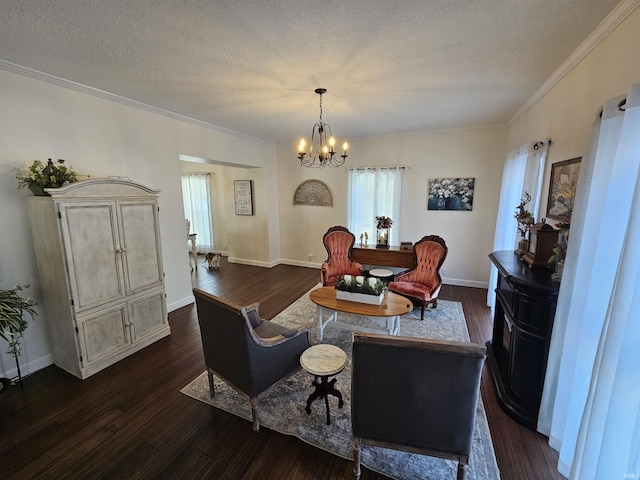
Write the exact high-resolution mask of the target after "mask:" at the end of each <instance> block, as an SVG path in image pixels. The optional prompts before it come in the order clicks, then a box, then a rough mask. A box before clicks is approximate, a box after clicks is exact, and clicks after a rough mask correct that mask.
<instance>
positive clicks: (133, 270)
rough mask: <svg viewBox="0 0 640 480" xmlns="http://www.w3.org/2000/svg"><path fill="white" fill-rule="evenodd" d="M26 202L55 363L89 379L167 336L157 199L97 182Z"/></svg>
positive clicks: (134, 188)
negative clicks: (90, 376)
mask: <svg viewBox="0 0 640 480" xmlns="http://www.w3.org/2000/svg"><path fill="white" fill-rule="evenodd" d="M47 192H48V193H49V194H50V196H49V197H28V206H29V218H30V222H31V230H32V233H33V242H34V247H35V251H36V260H37V262H38V271H39V274H40V284H41V287H42V294H43V299H44V303H45V307H46V312H47V326H48V328H49V334H50V339H51V350H52V353H53V359H54V363H55V364H56V365H58V366H59V367H61V368H63V369H64V370H66V371H68V372H70V373H72V374H74V375H76V376H78V377H80V378H86V377H88V376H89V375H92V374H94V373H96V372H98V371H100V370H102V369H104V368H106V367H108V366H109V365H112V364H113V363H115V362H117V361H119V360H121V359H123V358H125V357H127V356H129V355H131V354H132V353H134V352H136V351H138V350H140V349H141V348H144V347H145V346H147V345H149V344H151V343H153V342H155V341H157V340H159V339H160V338H163V337H165V336H167V335H169V334H170V330H169V324H168V321H167V308H166V299H165V293H164V270H163V266H162V251H161V246H160V228H159V219H158V191H157V190H151V189H149V188H147V187H144V186H143V185H139V184H136V183H133V182H130V181H128V180H121V179H95V180H86V181H81V182H76V183H72V184H70V185H67V186H64V187H61V188H54V189H47Z"/></svg>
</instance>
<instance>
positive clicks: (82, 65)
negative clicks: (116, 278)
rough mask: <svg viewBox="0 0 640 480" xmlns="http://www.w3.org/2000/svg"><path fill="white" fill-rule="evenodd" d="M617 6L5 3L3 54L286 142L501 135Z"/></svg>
mask: <svg viewBox="0 0 640 480" xmlns="http://www.w3.org/2000/svg"><path fill="white" fill-rule="evenodd" d="M617 3H618V0H483V1H478V0H476V1H473V0H395V1H394V0H386V1H385V0H382V1H379V0H324V1H322V2H319V1H317V0H316V1H308V0H269V1H264V0H263V1H259V0H253V1H246V0H183V1H178V0H84V1H79V0H74V1H71V0H28V1H25V0H2V1H1V2H0V59H2V60H5V61H6V62H11V63H14V64H18V65H20V66H24V67H28V68H31V69H34V70H37V71H40V72H44V73H47V74H50V75H53V76H56V77H60V78H63V79H66V80H71V81H73V82H77V83H80V84H83V85H87V86H90V87H94V88H96V89H100V90H103V91H106V92H110V93H113V94H116V95H119V96H122V97H125V98H129V99H132V100H136V101H138V102H142V103H144V104H147V105H151V106H154V107H158V108H161V109H164V110H168V111H170V112H174V113H177V114H180V115H184V116H186V117H190V118H193V119H197V120H200V121H203V122H207V123H210V124H214V125H217V126H220V127H224V128H227V129H231V130H235V131H238V132H242V133H245V134H248V135H251V136H254V137H258V138H262V139H266V140H269V141H272V142H275V143H279V144H291V145H292V146H293V148H295V145H297V142H298V139H299V138H300V137H301V136H303V135H304V136H308V135H309V134H310V131H311V126H312V125H313V123H314V122H315V121H316V120H317V119H318V114H319V111H318V100H319V98H318V96H317V95H316V94H315V93H313V91H314V89H315V88H317V87H324V88H326V89H327V90H328V92H327V94H326V95H324V97H323V107H324V108H323V109H324V120H325V121H326V122H327V123H329V124H330V125H331V127H332V130H333V133H334V135H336V137H337V138H338V140H339V141H342V139H344V138H346V139H349V138H354V137H361V136H370V135H383V134H391V133H398V132H407V131H420V130H430V129H436V128H448V127H459V126H474V125H483V124H504V123H506V122H507V121H508V120H509V119H510V118H511V117H512V116H513V115H514V114H515V113H516V111H517V110H518V109H519V108H520V107H521V106H522V104H523V103H525V102H526V100H527V99H528V98H529V97H530V96H531V95H532V94H533V93H534V92H535V91H536V90H537V89H538V88H539V87H540V86H541V85H542V83H543V82H544V81H545V80H546V79H547V78H548V77H549V76H550V75H551V74H552V73H553V72H554V70H555V69H556V68H557V67H558V66H560V64H561V63H562V62H563V61H564V60H565V59H566V58H567V57H568V56H569V55H570V54H571V53H572V52H573V51H574V50H575V49H576V48H577V47H578V46H579V45H580V43H581V42H582V41H583V40H584V39H585V38H586V37H587V36H588V35H589V33H591V32H592V31H593V30H594V29H595V27H596V26H597V25H598V24H599V23H600V22H601V21H602V20H603V19H604V18H605V16H606V15H607V14H608V13H609V12H610V11H611V10H612V9H613V8H614V7H615V5H616V4H617Z"/></svg>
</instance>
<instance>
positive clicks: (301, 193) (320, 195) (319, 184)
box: [293, 179, 333, 207]
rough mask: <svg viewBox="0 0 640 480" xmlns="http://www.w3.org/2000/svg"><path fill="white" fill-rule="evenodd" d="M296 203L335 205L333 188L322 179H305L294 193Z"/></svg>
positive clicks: (315, 205)
mask: <svg viewBox="0 0 640 480" xmlns="http://www.w3.org/2000/svg"><path fill="white" fill-rule="evenodd" d="M293 204H294V205H309V206H312V207H333V195H332V194H331V190H330V189H329V187H328V186H327V184H326V183H324V182H323V181H321V180H316V179H311V180H305V181H304V182H302V183H301V184H300V185H298V188H296V191H295V193H294V194H293Z"/></svg>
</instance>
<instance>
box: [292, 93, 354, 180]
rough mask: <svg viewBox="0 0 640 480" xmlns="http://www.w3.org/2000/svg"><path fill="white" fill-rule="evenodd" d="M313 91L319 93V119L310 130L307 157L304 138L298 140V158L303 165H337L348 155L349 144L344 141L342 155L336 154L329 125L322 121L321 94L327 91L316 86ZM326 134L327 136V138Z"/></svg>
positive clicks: (321, 166)
mask: <svg viewBox="0 0 640 480" xmlns="http://www.w3.org/2000/svg"><path fill="white" fill-rule="evenodd" d="M315 92H316V93H317V94H318V95H320V120H318V122H316V124H315V125H314V126H313V130H312V131H311V142H310V143H309V158H307V156H306V155H307V152H305V147H306V142H305V141H304V138H303V139H302V140H300V146H299V147H298V160H300V165H302V166H303V167H316V168H323V167H326V166H327V165H328V166H330V167H339V166H340V165H342V164H343V163H344V161H345V160H346V159H347V157H348V156H349V155H347V149H348V148H349V145H348V144H347V142H344V144H343V145H342V155H336V151H335V144H336V141H335V139H334V138H333V136H332V135H331V127H330V126H329V125H328V124H326V123H324V122H323V121H322V95H323V94H325V93H327V89H326V88H316V90H315ZM316 132H317V133H316ZM327 135H328V138H327ZM316 137H317V138H318V146H317V148H316V147H315V145H314V143H315V139H316Z"/></svg>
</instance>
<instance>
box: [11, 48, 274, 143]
mask: <svg viewBox="0 0 640 480" xmlns="http://www.w3.org/2000/svg"><path fill="white" fill-rule="evenodd" d="M0 69H1V70H5V71H7V72H11V73H17V74H18V75H23V76H25V77H29V78H33V79H35V80H40V81H42V82H46V83H50V84H52V85H57V86H58V87H63V88H68V89H70V90H75V91H76V92H80V93H85V94H87V95H92V96H94V97H98V98H102V99H103V100H108V101H110V102H115V103H119V104H121V105H126V106H128V107H132V108H136V109H138V110H144V111H146V112H149V113H154V114H156V115H162V116H163V117H168V118H171V119H173V120H178V121H181V122H185V123H189V124H191V125H195V126H198V127H202V128H206V129H208V130H214V131H216V132H220V133H224V134H226V135H232V136H234V137H239V138H242V139H245V140H251V141H254V142H259V143H264V144H270V145H273V142H269V141H267V140H264V139H262V138H257V137H253V136H251V135H247V134H245V133H242V132H236V131H235V130H230V129H228V128H224V127H220V126H218V125H214V124H213V123H207V122H203V121H201V120H197V119H195V118H191V117H187V116H185V115H180V114H179V113H175V112H171V111H169V110H164V109H162V108H158V107H154V106H153V105H147V104H146V103H142V102H138V101H137V100H132V99H130V98H126V97H122V96H120V95H116V94H115V93H110V92H106V91H104V90H100V89H98V88H94V87H89V86H88V85H83V84H81V83H77V82H73V81H71V80H66V79H64V78H60V77H56V76H55V75H49V74H48V73H44V72H40V71H38V70H34V69H32V68H28V67H24V66H22V65H18V64H16V63H11V62H7V61H6V60H2V59H0Z"/></svg>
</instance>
